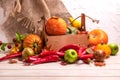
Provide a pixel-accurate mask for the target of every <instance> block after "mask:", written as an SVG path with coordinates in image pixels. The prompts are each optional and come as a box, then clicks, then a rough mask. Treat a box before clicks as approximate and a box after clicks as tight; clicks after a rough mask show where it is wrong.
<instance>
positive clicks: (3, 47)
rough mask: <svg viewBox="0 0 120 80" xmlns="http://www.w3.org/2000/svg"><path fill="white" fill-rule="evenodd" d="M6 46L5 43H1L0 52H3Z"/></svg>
mask: <svg viewBox="0 0 120 80" xmlns="http://www.w3.org/2000/svg"><path fill="white" fill-rule="evenodd" d="M6 45H7V43H2V45H1V50H3V51H5V47H6Z"/></svg>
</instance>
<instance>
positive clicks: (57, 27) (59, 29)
mask: <svg viewBox="0 0 120 80" xmlns="http://www.w3.org/2000/svg"><path fill="white" fill-rule="evenodd" d="M66 31H67V24H66V22H65V21H64V20H63V19H62V18H60V17H57V16H53V17H51V18H50V19H48V21H47V23H46V32H47V34H48V35H64V34H66Z"/></svg>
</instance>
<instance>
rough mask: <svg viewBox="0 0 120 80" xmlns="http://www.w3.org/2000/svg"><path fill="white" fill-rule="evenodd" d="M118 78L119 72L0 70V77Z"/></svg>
mask: <svg viewBox="0 0 120 80" xmlns="http://www.w3.org/2000/svg"><path fill="white" fill-rule="evenodd" d="M13 76H16V77H28V76H31V77H54V76H56V77H57V76H58V77H70V76H71V77H85V76H88V77H109V76H110V77H119V76H120V70H105V69H104V70H100V69H99V70H90V69H87V70H85V69H81V70H74V69H72V70H69V69H68V70H65V69H63V70H47V69H46V70H37V69H36V70H32V69H31V70H21V69H20V70H0V77H13Z"/></svg>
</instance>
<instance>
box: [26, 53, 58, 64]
mask: <svg viewBox="0 0 120 80" xmlns="http://www.w3.org/2000/svg"><path fill="white" fill-rule="evenodd" d="M28 61H29V62H32V64H41V63H47V62H57V61H59V56H58V55H49V56H45V57H42V58H34V57H33V58H32V57H29V58H28Z"/></svg>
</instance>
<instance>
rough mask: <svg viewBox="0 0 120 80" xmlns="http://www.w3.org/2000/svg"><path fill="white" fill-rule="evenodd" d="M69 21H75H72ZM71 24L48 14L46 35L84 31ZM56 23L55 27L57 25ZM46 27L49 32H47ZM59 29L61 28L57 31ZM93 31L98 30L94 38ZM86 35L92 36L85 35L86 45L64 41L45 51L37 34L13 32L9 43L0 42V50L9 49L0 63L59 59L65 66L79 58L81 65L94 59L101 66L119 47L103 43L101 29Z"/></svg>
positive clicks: (32, 63) (31, 62) (54, 60)
mask: <svg viewBox="0 0 120 80" xmlns="http://www.w3.org/2000/svg"><path fill="white" fill-rule="evenodd" d="M73 21H75V20H72V22H73ZM56 23H57V24H56ZM75 23H76V22H75ZM75 23H74V25H75ZM54 24H55V25H54ZM62 24H64V25H62ZM77 24H78V22H77ZM53 25H54V26H53ZM74 25H73V27H72V26H69V27H66V23H65V21H64V20H63V19H62V18H59V17H52V18H50V20H49V22H48V23H47V24H46V30H47V33H48V34H49V35H54V36H55V35H62V34H66V33H69V34H76V33H77V34H87V32H86V31H85V29H84V28H82V26H78V27H77V28H76V27H75V26H74ZM81 25H83V24H81ZM57 26H59V28H58V27H57ZM63 27H64V28H63ZM53 28H54V29H53ZM67 28H68V31H67ZM50 29H51V30H53V31H49V30H50ZM59 30H63V31H60V32H59ZM96 32H97V33H98V32H99V36H97V39H96ZM101 34H102V37H101ZM90 35H91V36H92V37H89V47H85V46H80V45H77V44H67V45H65V46H63V47H61V48H60V49H59V50H49V49H47V48H45V47H44V46H43V41H42V39H41V37H39V36H38V35H37V34H27V35H26V34H23V35H21V34H19V33H16V34H15V36H16V37H15V38H13V43H4V42H2V41H0V50H3V51H5V49H6V47H7V48H8V49H10V52H9V53H8V54H6V55H5V56H3V57H1V58H0V62H1V61H4V60H8V59H14V58H22V61H23V63H29V64H31V65H35V64H42V63H48V62H58V61H61V64H62V65H66V64H73V63H76V64H77V62H78V61H79V60H81V61H82V62H83V63H85V64H90V63H91V62H94V64H95V65H96V66H104V65H105V63H104V60H105V59H106V58H108V57H110V55H116V54H117V52H118V51H119V47H118V45H117V44H114V43H113V44H110V45H107V42H108V38H107V39H105V41H106V40H107V42H106V43H104V42H103V39H104V37H103V36H104V34H103V31H102V30H95V33H94V31H93V32H92V33H89V36H90ZM105 36H106V37H108V36H107V34H105ZM99 37H100V39H99ZM106 37H105V38H106ZM99 40H101V42H98V41H99ZM10 61H11V63H13V62H15V61H13V60H10Z"/></svg>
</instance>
